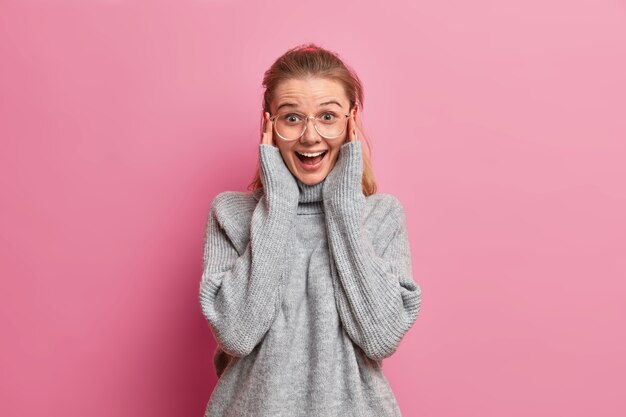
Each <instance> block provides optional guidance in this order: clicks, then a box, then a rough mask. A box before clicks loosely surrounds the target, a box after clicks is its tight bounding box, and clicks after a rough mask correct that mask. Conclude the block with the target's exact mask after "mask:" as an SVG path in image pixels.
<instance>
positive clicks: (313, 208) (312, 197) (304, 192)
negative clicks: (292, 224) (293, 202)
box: [296, 178, 324, 214]
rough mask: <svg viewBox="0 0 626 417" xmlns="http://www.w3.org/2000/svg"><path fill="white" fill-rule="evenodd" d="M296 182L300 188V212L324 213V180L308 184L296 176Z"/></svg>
mask: <svg viewBox="0 0 626 417" xmlns="http://www.w3.org/2000/svg"><path fill="white" fill-rule="evenodd" d="M296 183H297V184H298V188H299V189H300V199H299V200H298V214H313V213H323V212H324V204H323V198H322V190H323V189H324V181H322V182H320V183H317V184H315V185H307V184H305V183H303V182H302V181H300V180H299V179H298V178H296Z"/></svg>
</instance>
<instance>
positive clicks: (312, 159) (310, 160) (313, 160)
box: [296, 150, 328, 165]
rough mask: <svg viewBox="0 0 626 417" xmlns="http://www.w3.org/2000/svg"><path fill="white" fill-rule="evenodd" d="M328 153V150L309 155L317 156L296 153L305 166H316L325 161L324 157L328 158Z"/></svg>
mask: <svg viewBox="0 0 626 417" xmlns="http://www.w3.org/2000/svg"><path fill="white" fill-rule="evenodd" d="M307 153H308V152H307ZM327 153H328V151H327V150H326V151H323V152H321V153H319V152H314V153H308V154H309V155H315V156H306V155H302V154H301V153H299V152H296V155H297V156H298V159H299V160H300V161H302V163H303V164H305V165H316V164H318V163H319V162H320V161H321V160H322V159H324V157H325V156H326V154H327Z"/></svg>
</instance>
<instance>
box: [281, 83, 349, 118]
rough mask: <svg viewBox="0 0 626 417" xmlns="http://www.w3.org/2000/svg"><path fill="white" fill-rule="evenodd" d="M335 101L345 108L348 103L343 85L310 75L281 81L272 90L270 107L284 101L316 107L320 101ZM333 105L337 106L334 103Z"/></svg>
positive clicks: (305, 106)
mask: <svg viewBox="0 0 626 417" xmlns="http://www.w3.org/2000/svg"><path fill="white" fill-rule="evenodd" d="M328 101H337V102H339V104H340V105H341V108H344V109H345V110H347V108H348V106H349V103H348V97H347V96H346V92H345V89H344V88H343V85H341V83H339V82H338V81H335V80H329V79H327V78H318V77H310V78H306V79H295V78H294V79H289V80H285V81H282V82H281V83H280V84H278V86H277V87H276V89H275V90H274V98H273V100H272V103H271V107H272V109H276V108H277V107H278V106H280V105H281V104H284V103H293V104H296V105H297V107H299V108H303V109H305V108H309V109H311V110H313V109H316V108H317V107H318V106H319V105H320V104H321V103H324V102H328ZM334 106H335V107H338V106H336V105H334Z"/></svg>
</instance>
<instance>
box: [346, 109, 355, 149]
mask: <svg viewBox="0 0 626 417" xmlns="http://www.w3.org/2000/svg"><path fill="white" fill-rule="evenodd" d="M354 140H356V123H355V121H354V113H352V114H351V115H350V117H349V118H348V141H349V142H351V141H354Z"/></svg>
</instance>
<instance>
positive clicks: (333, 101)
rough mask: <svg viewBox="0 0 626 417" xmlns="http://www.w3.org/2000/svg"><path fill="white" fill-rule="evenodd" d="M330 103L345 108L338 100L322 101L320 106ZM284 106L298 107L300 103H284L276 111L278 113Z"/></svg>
mask: <svg viewBox="0 0 626 417" xmlns="http://www.w3.org/2000/svg"><path fill="white" fill-rule="evenodd" d="M328 104H336V105H338V106H339V107H340V108H343V107H341V104H339V102H337V101H336V100H330V101H325V102H323V103H320V104H319V106H318V107H324V106H326V105H328ZM283 107H298V105H297V104H296V103H290V102H286V103H282V104H281V105H280V106H278V107H277V108H276V113H278V110H280V109H281V108H283Z"/></svg>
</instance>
